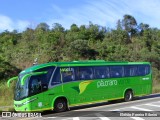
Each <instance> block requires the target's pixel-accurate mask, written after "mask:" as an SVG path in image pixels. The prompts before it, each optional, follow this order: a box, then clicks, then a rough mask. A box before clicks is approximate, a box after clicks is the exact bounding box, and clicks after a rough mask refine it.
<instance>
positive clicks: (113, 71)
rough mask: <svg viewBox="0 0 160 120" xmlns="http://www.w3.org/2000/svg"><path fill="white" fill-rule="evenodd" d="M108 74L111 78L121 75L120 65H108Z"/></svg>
mask: <svg viewBox="0 0 160 120" xmlns="http://www.w3.org/2000/svg"><path fill="white" fill-rule="evenodd" d="M110 75H111V77H113V78H118V77H122V76H123V69H122V66H110Z"/></svg>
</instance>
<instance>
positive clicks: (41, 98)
mask: <svg viewBox="0 0 160 120" xmlns="http://www.w3.org/2000/svg"><path fill="white" fill-rule="evenodd" d="M16 79H18V81H17V84H16V87H15V91H14V108H15V110H16V111H45V110H55V111H56V112H62V111H66V110H67V109H68V108H70V107H72V106H79V105H85V104H92V103H98V102H105V101H111V100H116V99H124V100H125V101H131V100H132V99H133V97H135V96H143V95H148V94H151V93H152V71H151V65H150V63H149V62H107V61H103V60H95V61H94V60H92V61H73V62H51V63H46V64H39V65H35V66H32V67H30V68H27V69H25V70H23V71H22V72H21V73H20V74H19V76H18V77H14V78H11V79H9V80H8V85H9V84H10V82H11V81H12V80H16Z"/></svg>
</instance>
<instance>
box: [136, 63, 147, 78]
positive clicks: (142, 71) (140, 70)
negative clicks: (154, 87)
mask: <svg viewBox="0 0 160 120" xmlns="http://www.w3.org/2000/svg"><path fill="white" fill-rule="evenodd" d="M147 74H149V66H147V65H140V66H138V75H139V76H144V75H147Z"/></svg>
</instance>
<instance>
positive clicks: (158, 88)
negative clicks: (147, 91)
mask: <svg viewBox="0 0 160 120" xmlns="http://www.w3.org/2000/svg"><path fill="white" fill-rule="evenodd" d="M152 91H153V93H160V84H157V85H154V86H153V90H152Z"/></svg>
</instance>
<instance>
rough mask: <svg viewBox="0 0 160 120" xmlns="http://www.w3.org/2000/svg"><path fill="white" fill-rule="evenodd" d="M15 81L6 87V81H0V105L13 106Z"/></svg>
mask: <svg viewBox="0 0 160 120" xmlns="http://www.w3.org/2000/svg"><path fill="white" fill-rule="evenodd" d="M14 86H15V82H14V83H12V84H11V86H10V87H9V88H8V87H7V82H6V81H5V82H2V81H1V82H0V106H13V92H14Z"/></svg>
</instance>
